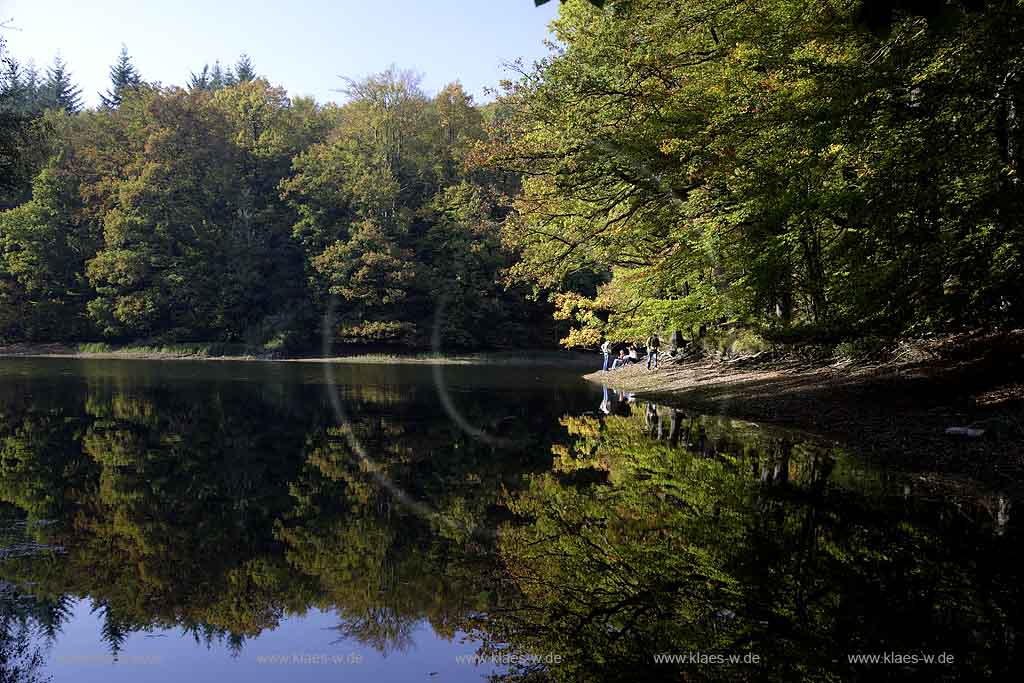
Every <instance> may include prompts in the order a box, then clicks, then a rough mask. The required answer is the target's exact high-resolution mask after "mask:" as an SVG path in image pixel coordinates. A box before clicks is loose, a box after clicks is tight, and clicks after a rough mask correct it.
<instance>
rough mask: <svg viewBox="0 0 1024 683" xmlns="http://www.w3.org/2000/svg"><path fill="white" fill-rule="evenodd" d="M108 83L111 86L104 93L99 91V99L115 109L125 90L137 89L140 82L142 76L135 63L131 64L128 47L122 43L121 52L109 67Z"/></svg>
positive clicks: (105, 105) (119, 104)
mask: <svg viewBox="0 0 1024 683" xmlns="http://www.w3.org/2000/svg"><path fill="white" fill-rule="evenodd" d="M110 83H111V88H110V89H109V90H107V92H106V93H100V100H101V101H102V102H103V106H104V107H107V108H108V109H117V108H118V107H119V106H121V100H122V99H123V98H124V95H125V92H127V91H129V90H138V89H139V86H140V85H141V84H142V78H141V77H140V76H139V72H138V70H137V69H136V68H135V65H134V64H132V60H131V57H129V56H128V48H126V47H125V46H124V45H122V46H121V54H120V55H118V58H117V62H116V63H115V64H114V65H113V66H112V67H110Z"/></svg>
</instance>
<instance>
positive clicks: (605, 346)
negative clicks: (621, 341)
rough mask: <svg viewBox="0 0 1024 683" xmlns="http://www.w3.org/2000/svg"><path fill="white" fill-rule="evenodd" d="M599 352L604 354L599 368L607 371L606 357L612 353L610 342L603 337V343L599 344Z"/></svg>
mask: <svg viewBox="0 0 1024 683" xmlns="http://www.w3.org/2000/svg"><path fill="white" fill-rule="evenodd" d="M601 353H603V354H604V366H603V367H602V368H601V371H602V372H608V358H609V357H610V356H611V354H612V343H611V341H609V340H608V339H605V340H604V344H601Z"/></svg>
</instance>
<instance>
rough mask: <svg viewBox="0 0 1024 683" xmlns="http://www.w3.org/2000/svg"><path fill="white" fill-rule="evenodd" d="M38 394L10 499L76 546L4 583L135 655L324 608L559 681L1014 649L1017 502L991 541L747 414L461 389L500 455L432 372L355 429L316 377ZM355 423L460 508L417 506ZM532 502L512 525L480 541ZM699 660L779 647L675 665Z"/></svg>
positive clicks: (392, 642)
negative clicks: (419, 511) (439, 389)
mask: <svg viewBox="0 0 1024 683" xmlns="http://www.w3.org/2000/svg"><path fill="white" fill-rule="evenodd" d="M23 389H24V391H23V392H22V393H21V394H18V392H17V391H15V392H13V393H9V394H7V395H8V396H14V398H12V399H11V400H10V402H9V403H5V404H3V405H0V500H4V501H8V502H10V503H13V504H14V505H16V506H17V507H18V508H19V509H20V510H21V511H23V514H27V515H28V516H29V517H30V518H42V517H49V518H53V519H54V520H55V523H54V524H53V525H51V526H48V527H42V528H39V529H35V530H34V531H33V534H34V536H35V537H36V539H37V540H39V541H44V542H47V543H52V544H55V545H61V546H63V547H65V548H66V549H67V554H66V555H65V556H62V557H61V558H59V561H51V562H42V561H38V559H33V558H8V559H5V560H3V561H2V562H0V565H2V569H3V572H4V574H3V575H4V576H5V577H7V578H8V579H9V580H10V581H12V582H13V583H14V584H15V585H17V586H19V587H25V586H29V585H30V584H31V587H32V590H33V593H34V595H35V596H36V597H35V601H36V602H35V604H37V605H43V604H49V605H51V606H53V608H52V609H51V611H50V613H49V616H47V617H45V619H44V618H42V616H43V615H42V614H40V617H41V618H39V619H37V622H36V623H40V624H43V623H46V621H45V620H46V619H49V623H50V625H51V626H50V627H49V628H50V632H51V633H54V632H56V631H57V630H59V624H60V623H61V622H62V620H63V619H64V618H65V617H66V605H67V602H66V600H67V598H66V597H65V596H67V595H69V594H70V595H80V596H88V597H89V598H90V599H91V600H92V602H93V605H94V606H97V607H98V608H100V609H102V615H103V622H104V624H106V626H104V632H105V633H106V637H107V639H108V642H109V644H110V648H111V650H112V651H114V652H117V651H119V648H120V644H121V643H123V642H124V636H125V634H128V633H130V632H135V631H139V630H148V629H155V628H178V629H182V630H184V631H186V632H187V633H190V634H191V635H192V636H193V637H194V638H195V639H196V640H197V642H200V643H204V644H207V645H212V644H214V643H220V644H223V645H225V646H226V647H227V648H228V649H229V650H231V651H232V652H234V653H236V654H237V653H238V652H239V651H240V650H241V648H242V646H243V644H244V642H245V641H246V640H247V639H248V638H252V637H255V636H257V635H259V634H260V633H262V632H263V631H265V630H266V629H272V628H274V627H276V625H277V624H278V623H280V621H281V620H282V619H284V618H286V617H287V616H289V615H293V614H303V613H305V612H307V611H308V610H311V609H320V610H325V611H330V612H333V613H335V614H337V615H338V620H339V624H338V628H337V633H338V636H339V639H346V638H357V639H359V640H361V641H362V642H365V643H367V644H369V645H372V646H373V647H376V648H378V649H379V650H380V651H382V652H397V651H401V650H403V649H404V648H406V647H407V646H408V645H409V643H410V639H411V637H412V636H411V634H412V633H413V632H414V630H415V629H416V628H417V626H418V625H420V624H422V623H423V622H424V621H426V622H428V623H429V624H430V625H431V626H432V627H433V628H434V630H435V631H436V632H437V633H439V634H441V635H442V636H444V637H449V638H451V637H454V636H455V634H456V633H457V632H458V631H462V630H466V629H473V630H474V632H475V633H477V634H478V635H480V636H481V637H483V638H484V640H485V642H486V644H487V647H488V648H490V649H491V650H502V649H506V648H512V649H513V650H514V651H518V652H532V653H538V654H542V653H555V654H560V655H562V656H563V657H564V663H563V664H562V665H560V666H557V667H552V668H551V669H550V670H547V669H546V668H545V667H540V668H539V669H538V671H537V672H539V673H547V674H551V675H553V676H554V677H556V678H561V679H563V680H587V679H592V680H598V679H616V678H621V679H623V680H641V679H643V678H644V677H645V676H646V677H663V676H669V677H676V678H679V677H681V676H680V674H681V673H685V675H686V677H690V678H697V679H700V678H708V677H712V676H715V675H718V676H721V677H723V678H744V677H747V678H756V677H769V678H771V677H774V678H776V679H780V680H789V679H799V678H802V677H811V678H814V677H828V676H831V677H833V678H845V677H847V676H848V674H849V673H850V672H849V671H848V670H846V669H843V668H842V667H841V666H839V665H838V664H836V663H835V662H836V661H841V660H842V657H840V654H839V653H840V652H842V650H841V649H840V648H842V647H848V648H851V651H852V648H855V647H856V648H859V650H860V651H865V652H867V651H876V650H889V651H893V650H898V649H901V648H903V649H908V648H909V649H914V648H917V649H921V648H922V647H923V643H926V642H928V643H930V644H931V645H934V646H935V647H934V648H932V649H934V650H935V651H943V650H946V651H950V650H952V649H953V647H954V645H953V644H956V643H961V644H962V648H963V650H962V653H963V655H964V658H965V660H968V661H972V662H976V663H978V664H979V666H981V667H983V668H984V667H987V670H988V671H991V672H1000V671H1004V670H1006V669H1007V667H1008V666H1009V663H1010V662H1012V661H1013V657H1014V656H1015V654H1016V651H1015V650H1014V647H1015V645H1014V641H1013V640H1012V639H1011V638H1012V637H1013V636H1015V634H1016V633H1017V631H1019V626H1020V624H1019V619H1020V617H1019V616H1017V615H1019V614H1021V613H1022V610H1020V609H1017V608H1018V607H1019V606H1020V605H1019V603H1020V599H1019V594H1018V593H1019V588H1017V587H1018V586H1019V585H1020V583H1021V582H1020V577H1019V575H1018V574H1019V570H1018V569H1017V565H1016V563H1014V562H1013V561H1012V558H1013V557H1014V555H1013V551H1012V548H1013V547H1014V541H1015V540H1016V539H1015V537H1016V534H1017V533H1018V532H1017V530H1016V528H1015V526H1014V525H1013V524H1011V523H1009V522H1007V521H1005V518H1006V510H1008V509H1009V506H1008V505H1007V504H999V503H998V500H995V499H994V500H993V502H992V504H991V505H990V507H991V509H992V511H993V512H992V515H993V517H994V518H999V517H1000V516H1001V518H1003V519H1004V521H1003V522H1001V523H1000V524H998V525H996V528H997V529H998V530H1001V532H1002V536H998V535H996V534H989V535H987V536H986V535H985V534H979V533H977V530H976V529H974V528H973V527H972V524H973V521H972V520H965V519H964V518H963V509H961V510H959V511H957V510H954V509H953V508H952V507H951V506H950V505H949V504H948V503H947V502H946V501H945V500H942V499H941V498H938V497H936V498H937V499H936V500H935V501H934V502H929V501H927V500H926V501H924V502H921V500H920V499H918V498H914V497H907V498H904V497H902V496H898V497H897V498H898V500H896V501H895V502H894V501H893V500H891V499H890V498H887V497H885V496H884V495H883V494H884V493H885V490H884V486H883V485H882V484H879V486H878V490H877V491H876V490H874V489H869V490H868V492H867V493H864V492H863V491H864V490H865V487H864V485H863V480H864V478H863V476H862V475H863V473H862V472H859V471H854V470H852V469H851V465H850V461H849V460H847V459H846V458H843V457H840V456H839V455H838V454H836V453H833V452H830V451H828V450H827V449H822V448H820V447H815V446H813V445H811V444H807V443H804V442H801V441H799V440H796V439H793V438H791V437H788V436H787V435H780V434H776V433H773V432H771V431H769V430H762V429H757V428H755V427H753V426H751V425H747V424H744V423H736V422H731V421H728V420H724V419H709V418H704V417H698V416H695V415H690V414H688V413H686V412H685V411H681V410H672V409H666V408H663V407H658V406H647V405H645V404H644V403H642V402H640V403H635V402H634V403H631V402H630V401H629V397H615V400H616V401H617V402H618V403H617V404H616V405H615V406H612V405H610V403H611V399H609V405H606V404H605V403H604V402H602V406H604V407H605V408H607V409H608V410H607V412H605V411H603V410H602V412H601V413H600V414H599V415H598V416H583V417H573V416H569V417H565V418H563V419H562V420H561V424H558V423H555V422H554V420H552V419H551V418H550V416H551V415H553V414H558V410H559V400H560V398H561V397H558V396H557V395H554V396H551V397H549V398H544V397H535V398H534V399H532V403H530V404H528V405H527V404H526V403H525V402H508V401H506V402H494V403H493V404H490V403H488V402H486V401H466V402H465V406H464V407H463V408H462V409H463V411H464V412H465V414H466V417H467V419H469V420H470V421H471V422H472V423H473V424H477V425H485V426H487V428H488V429H489V430H491V431H494V432H496V433H498V432H500V433H501V434H502V436H504V437H506V438H508V439H509V440H510V441H511V442H513V443H515V444H517V446H516V447H515V448H512V449H508V450H498V449H495V448H494V447H493V446H492V445H489V444H483V443H480V442H479V441H476V440H475V439H472V438H471V437H469V436H467V435H466V434H464V433H463V432H462V431H461V430H459V429H458V427H457V426H455V425H453V424H451V423H450V421H448V420H446V419H444V417H443V414H442V413H441V412H440V410H439V409H438V408H437V406H436V405H434V404H433V403H432V402H433V401H434V400H435V399H434V397H433V395H432V394H429V387H427V388H426V389H427V390H428V394H429V395H428V396H426V397H424V396H417V395H415V392H414V391H409V392H404V393H403V392H396V391H382V392H380V395H373V394H372V392H364V393H360V392H359V391H355V390H353V391H351V392H349V393H346V395H345V396H344V399H345V401H346V412H347V413H348V414H349V415H350V416H351V420H350V421H349V422H348V423H347V424H345V425H336V424H334V422H333V419H332V415H333V414H332V412H331V410H330V406H329V404H328V403H327V402H326V401H325V400H324V398H323V395H322V393H320V392H319V390H317V389H315V388H314V389H302V388H301V387H290V386H289V387H284V388H277V389H275V390H273V391H270V390H266V389H265V388H261V387H259V386H258V385H251V384H225V385H223V386H221V385H217V384H214V385H211V386H205V387H202V388H200V389H194V393H190V391H189V390H182V389H180V388H179V389H175V390H173V391H172V390H169V389H166V388H160V387H150V386H140V387H136V386H132V385H130V384H128V385H124V386H121V385H115V386H106V385H95V386H91V388H90V390H89V391H88V392H86V398H85V400H84V401H83V399H82V396H83V394H82V392H81V391H78V392H75V391H60V392H56V391H55V392H54V393H53V394H52V395H51V394H47V392H46V389H45V387H23ZM303 392H306V393H303ZM0 400H6V399H0ZM588 407H589V408H590V409H593V408H594V406H593V405H590V406H588ZM613 407H614V409H612V408H613ZM566 410H567V411H568V412H569V413H570V415H575V414H576V411H574V410H571V409H568V408H567V409H566ZM349 437H354V438H355V439H357V440H358V441H359V443H361V444H363V446H364V447H365V448H366V449H367V450H368V451H369V452H370V453H371V455H372V456H373V458H374V461H375V463H376V466H377V467H379V468H380V469H381V471H382V472H383V474H385V475H386V476H387V477H388V478H389V479H390V480H392V481H394V482H396V484H398V485H400V486H401V487H402V488H403V490H404V491H405V492H406V493H407V494H408V495H409V496H410V497H411V498H413V499H414V500H417V501H423V502H424V504H427V505H429V506H430V507H432V508H433V509H435V510H437V511H438V513H440V514H443V515H446V516H449V517H451V518H454V519H458V520H459V521H460V523H459V524H458V525H455V526H439V525H437V524H436V523H435V522H434V521H433V520H431V519H425V518H423V517H420V516H417V515H414V514H411V513H410V512H409V510H408V509H406V508H405V507H403V506H402V505H399V504H398V503H397V502H396V501H395V500H394V499H393V498H392V497H391V496H389V495H388V494H387V493H386V492H385V491H382V490H381V488H380V487H379V486H378V485H377V484H376V480H375V479H374V477H373V476H371V473H370V472H369V471H367V465H366V463H365V462H363V461H361V460H360V459H359V458H357V457H355V456H354V454H353V453H352V452H351V440H350V438H349ZM552 444H554V446H552ZM552 454H553V455H554V458H553V459H552ZM854 481H856V482H857V486H853V485H851V482H854ZM883 483H884V482H883ZM917 485H918V484H915V486H917ZM940 513H942V514H945V515H946V516H945V517H944V518H941V517H940ZM954 513H955V514H954ZM986 514H988V513H986ZM510 516H511V517H512V520H511V522H509V523H507V524H504V526H502V527H501V531H500V533H499V535H498V537H497V539H495V538H493V537H492V536H489V535H486V534H473V533H465V532H463V531H461V530H462V529H487V528H493V527H495V526H496V525H498V524H499V522H501V521H502V520H508V519H509V517H510ZM948 538H955V539H957V541H956V543H953V542H950V541H948V540H946V539H948ZM997 539H998V543H997V542H996V541H997ZM1008 549H1010V550H1008ZM968 557H969V558H974V561H975V563H976V564H975V566H974V567H973V568H972V566H971V565H969V564H968V562H967V561H966V560H965V558H968ZM61 600H64V603H63V604H64V610H65V611H64V612H62V611H61V608H60V607H59V605H60V604H61V602H60V601H61ZM929 647H930V645H929ZM689 650H702V651H712V650H717V651H725V650H732V651H751V652H759V653H762V654H764V655H765V656H768V654H769V653H771V654H772V656H773V657H774V660H772V661H770V662H769V663H768V665H766V667H764V668H761V669H757V670H737V669H734V668H729V667H725V668H723V669H721V670H719V671H711V670H708V669H701V670H699V671H697V672H694V671H693V670H686V671H685V672H681V671H680V670H679V669H672V668H669V669H665V668H662V667H657V666H654V664H653V656H654V655H655V654H657V653H661V652H679V651H683V652H685V651H689ZM834 660H835V661H834Z"/></svg>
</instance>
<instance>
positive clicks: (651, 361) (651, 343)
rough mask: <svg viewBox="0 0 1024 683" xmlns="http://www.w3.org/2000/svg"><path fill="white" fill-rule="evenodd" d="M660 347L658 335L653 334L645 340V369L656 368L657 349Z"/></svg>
mask: <svg viewBox="0 0 1024 683" xmlns="http://www.w3.org/2000/svg"><path fill="white" fill-rule="evenodd" d="M660 347H661V340H660V339H658V334H657V333H654V334H652V335H651V336H650V337H648V338H647V369H648V370H650V369H651V368H652V367H653V368H656V367H658V349H659V348H660Z"/></svg>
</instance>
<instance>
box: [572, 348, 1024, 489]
mask: <svg viewBox="0 0 1024 683" xmlns="http://www.w3.org/2000/svg"><path fill="white" fill-rule="evenodd" d="M663 358H666V359H667V354H665V355H663ZM584 378H585V379H587V380H588V381H591V382H594V383H596V384H599V385H600V384H603V385H607V386H608V387H609V388H610V389H616V390H623V391H629V392H633V393H635V394H637V396H638V397H640V398H644V399H647V400H650V401H653V402H656V403H661V404H664V405H669V406H674V407H679V408H683V409H690V410H693V411H697V412H702V413H709V414H721V415H726V416H728V417H732V418H736V419H743V420H749V421H752V422H763V423H765V424H767V425H774V426H777V427H785V428H790V429H796V430H799V431H801V432H805V433H808V434H812V435H815V436H819V437H823V438H826V439H828V440H830V441H834V442H836V443H837V444H839V445H841V446H842V447H843V448H845V449H847V450H849V451H850V452H853V453H856V454H857V455H859V456H861V457H865V458H867V459H869V460H872V461H875V462H878V463H880V464H884V465H886V466H887V467H894V468H897V469H903V470H908V471H914V472H921V471H928V472H940V473H942V474H946V475H954V476H961V475H962V476H968V477H970V478H972V479H977V480H981V481H986V482H989V483H998V484H1000V485H1005V486H1011V487H1013V488H1019V487H1020V486H1021V482H1024V354H1022V353H1020V349H1019V348H1014V349H1012V350H1011V351H1010V352H1009V353H991V354H984V353H983V354H980V355H978V356H977V357H973V358H966V359H957V360H952V359H945V360H940V359H928V360H923V361H922V360H919V361H914V362H902V363H888V364H881V365H866V364H862V365H841V364H835V363H833V364H826V363H821V362H819V363H817V364H815V363H806V362H804V363H800V362H795V361H784V362H771V363H768V362H765V363H755V362H751V363H742V362H739V363H738V362H731V363H730V362H717V361H709V360H688V361H667V360H666V361H663V362H662V363H661V366H660V367H659V368H658V369H655V370H653V371H648V370H647V369H646V367H645V366H644V364H643V362H642V361H641V363H639V364H636V365H633V366H627V367H625V368H620V369H617V370H610V371H608V372H603V371H600V370H599V371H597V372H592V373H589V374H587V375H584ZM949 427H970V428H972V429H978V430H983V432H984V433H983V434H982V435H981V436H979V437H975V438H972V437H969V436H964V435H955V434H947V433H946V429H947V428H949Z"/></svg>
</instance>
